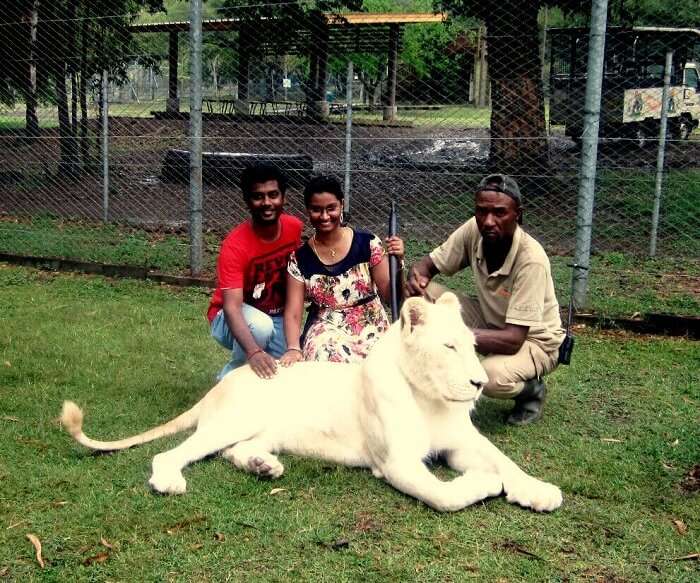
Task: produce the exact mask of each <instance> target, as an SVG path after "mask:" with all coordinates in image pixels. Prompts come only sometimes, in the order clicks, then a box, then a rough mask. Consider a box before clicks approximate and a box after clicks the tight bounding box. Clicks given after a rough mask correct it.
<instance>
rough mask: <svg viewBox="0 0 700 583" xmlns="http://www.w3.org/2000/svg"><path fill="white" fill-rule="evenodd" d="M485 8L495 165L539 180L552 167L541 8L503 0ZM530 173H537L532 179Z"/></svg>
mask: <svg viewBox="0 0 700 583" xmlns="http://www.w3.org/2000/svg"><path fill="white" fill-rule="evenodd" d="M498 7H499V9H498V10H495V8H496V7H495V2H494V5H492V6H491V8H492V10H489V12H488V13H487V14H486V27H487V35H488V47H489V48H488V67H489V74H490V77H491V147H490V152H489V166H490V169H491V171H494V172H502V173H508V174H512V175H514V176H515V177H516V178H517V179H518V180H519V181H521V182H525V183H529V184H532V183H533V182H534V183H537V182H538V181H537V180H536V178H537V177H539V176H541V175H542V174H543V173H546V171H547V167H548V147H547V136H546V132H545V123H544V97H543V92H542V79H541V70H540V58H539V44H538V40H539V29H538V25H537V8H536V7H533V5H532V3H528V2H522V0H500V1H499V5H498ZM532 179H535V180H534V181H533V180H532Z"/></svg>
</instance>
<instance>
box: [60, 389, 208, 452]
mask: <svg viewBox="0 0 700 583" xmlns="http://www.w3.org/2000/svg"><path fill="white" fill-rule="evenodd" d="M201 403H202V402H201V401H200V402H199V403H196V404H195V405H194V407H192V408H191V409H189V410H188V411H185V412H184V413H182V414H181V415H179V416H177V417H175V419H172V420H170V421H167V422H166V423H163V424H162V425H159V426H158V427H154V428H153V429H149V430H148V431H144V432H143V433H139V434H138V435H133V436H131V437H127V438H125V439H119V440H116V441H100V440H97V439H92V438H90V437H88V436H87V435H85V434H84V433H83V411H82V410H81V409H80V407H78V405H76V404H75V403H74V402H73V401H64V402H63V410H62V411H61V417H60V420H61V424H62V425H63V427H65V429H66V431H67V432H68V433H70V434H71V436H72V437H73V439H75V440H76V441H77V442H78V443H79V444H81V445H84V446H85V447H88V448H90V449H92V450H95V451H116V450H119V449H126V448H129V447H133V446H135V445H141V444H142V443H147V442H149V441H153V440H154V439H158V438H159V437H165V436H166V435H173V434H174V433H179V432H180V431H184V430H186V429H190V428H192V427H194V426H195V425H196V424H197V421H198V419H199V412H200V410H201V407H202V405H201Z"/></svg>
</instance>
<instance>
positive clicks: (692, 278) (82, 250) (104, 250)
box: [0, 215, 700, 317]
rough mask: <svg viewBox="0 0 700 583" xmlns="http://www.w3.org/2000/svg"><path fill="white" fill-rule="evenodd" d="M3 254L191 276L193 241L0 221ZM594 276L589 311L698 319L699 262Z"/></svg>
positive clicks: (643, 262) (614, 267)
mask: <svg viewBox="0 0 700 583" xmlns="http://www.w3.org/2000/svg"><path fill="white" fill-rule="evenodd" d="M204 242H205V253H204V269H205V272H206V274H208V275H210V276H212V277H213V272H214V265H215V261H216V256H217V254H218V250H219V245H220V243H221V240H220V236H219V235H217V234H215V233H206V234H205V238H204ZM433 247H434V243H432V242H429V241H424V240H413V239H408V240H407V241H406V250H407V259H408V261H409V262H411V261H414V260H416V259H418V258H419V257H421V256H422V255H423V254H425V253H428V252H429V251H430V250H432V249H433ZM0 251H4V252H7V253H16V254H24V255H36V256H40V257H63V258H68V259H76V260H81V261H96V262H102V263H111V264H118V265H131V266H137V267H147V268H149V269H153V270H156V271H161V272H165V273H171V274H187V273H188V269H189V268H188V265H189V244H188V240H187V238H186V236H179V235H174V234H161V233H149V232H146V231H142V230H139V229H134V228H120V227H119V226H117V225H114V224H108V225H102V224H99V223H88V222H80V221H66V220H62V219H57V218H54V217H51V216H47V215H39V216H37V217H34V218H27V219H21V220H19V219H10V218H6V219H5V220H0ZM551 260H552V270H553V273H554V279H555V285H556V289H557V296H558V297H559V300H560V303H561V304H562V305H565V304H567V303H568V298H569V293H570V285H571V269H570V268H569V267H568V264H570V263H571V261H572V259H571V258H570V257H557V256H554V257H552V258H551ZM591 265H592V269H591V271H590V275H589V304H590V309H591V310H592V311H594V312H596V313H598V314H601V315H605V316H612V317H614V316H618V317H620V316H622V317H630V316H632V315H633V314H635V313H647V312H653V313H670V314H679V315H689V316H699V315H700V297H698V293H697V292H698V282H700V265H699V264H698V263H697V262H696V261H686V260H675V259H663V258H657V259H648V258H647V259H640V258H637V257H635V256H633V255H626V254H624V253H619V252H611V253H605V254H600V255H597V256H594V257H593V258H592V261H591ZM444 281H445V283H446V284H447V285H449V286H451V287H454V288H455V289H461V288H466V289H470V286H471V276H470V275H468V274H467V272H462V273H461V274H458V275H457V276H454V277H452V278H444Z"/></svg>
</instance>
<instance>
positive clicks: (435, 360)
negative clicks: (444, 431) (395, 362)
mask: <svg viewBox="0 0 700 583" xmlns="http://www.w3.org/2000/svg"><path fill="white" fill-rule="evenodd" d="M400 327H401V343H402V350H401V353H400V357H399V358H400V362H399V366H400V367H401V370H402V371H403V373H404V374H405V375H406V377H407V378H408V379H410V383H411V385H412V386H413V388H414V391H418V392H420V393H421V394H422V395H423V396H424V397H426V398H428V399H431V400H439V401H447V402H471V403H472V404H473V403H474V402H475V401H476V399H478V398H479V396H480V395H481V390H482V387H483V385H484V384H486V382H487V381H488V377H487V376H486V372H485V371H484V368H483V367H482V366H481V362H480V361H479V358H478V356H477V354H476V350H475V340H474V334H472V332H471V330H469V328H467V326H465V325H464V322H463V321H462V316H461V310H460V305H459V300H458V299H457V296H455V295H454V294H452V293H445V294H443V295H442V296H440V298H439V299H438V300H437V302H436V303H435V304H431V303H429V302H427V301H425V300H424V299H422V298H409V299H407V300H406V301H405V302H404V305H403V307H402V309H401V321H400Z"/></svg>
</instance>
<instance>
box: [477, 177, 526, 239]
mask: <svg viewBox="0 0 700 583" xmlns="http://www.w3.org/2000/svg"><path fill="white" fill-rule="evenodd" d="M520 212H521V211H520V209H519V208H518V203H517V202H516V201H515V200H514V199H513V198H511V197H510V196H508V195H507V194H503V193H502V192H496V191H494V190H482V191H480V192H478V193H477V195H476V200H475V203H474V215H475V216H476V224H477V226H478V227H479V233H481V236H482V237H483V239H484V243H485V244H486V245H494V244H499V243H505V242H506V241H510V240H512V239H513V233H515V229H516V227H517V226H518V218H519V217H520Z"/></svg>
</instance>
